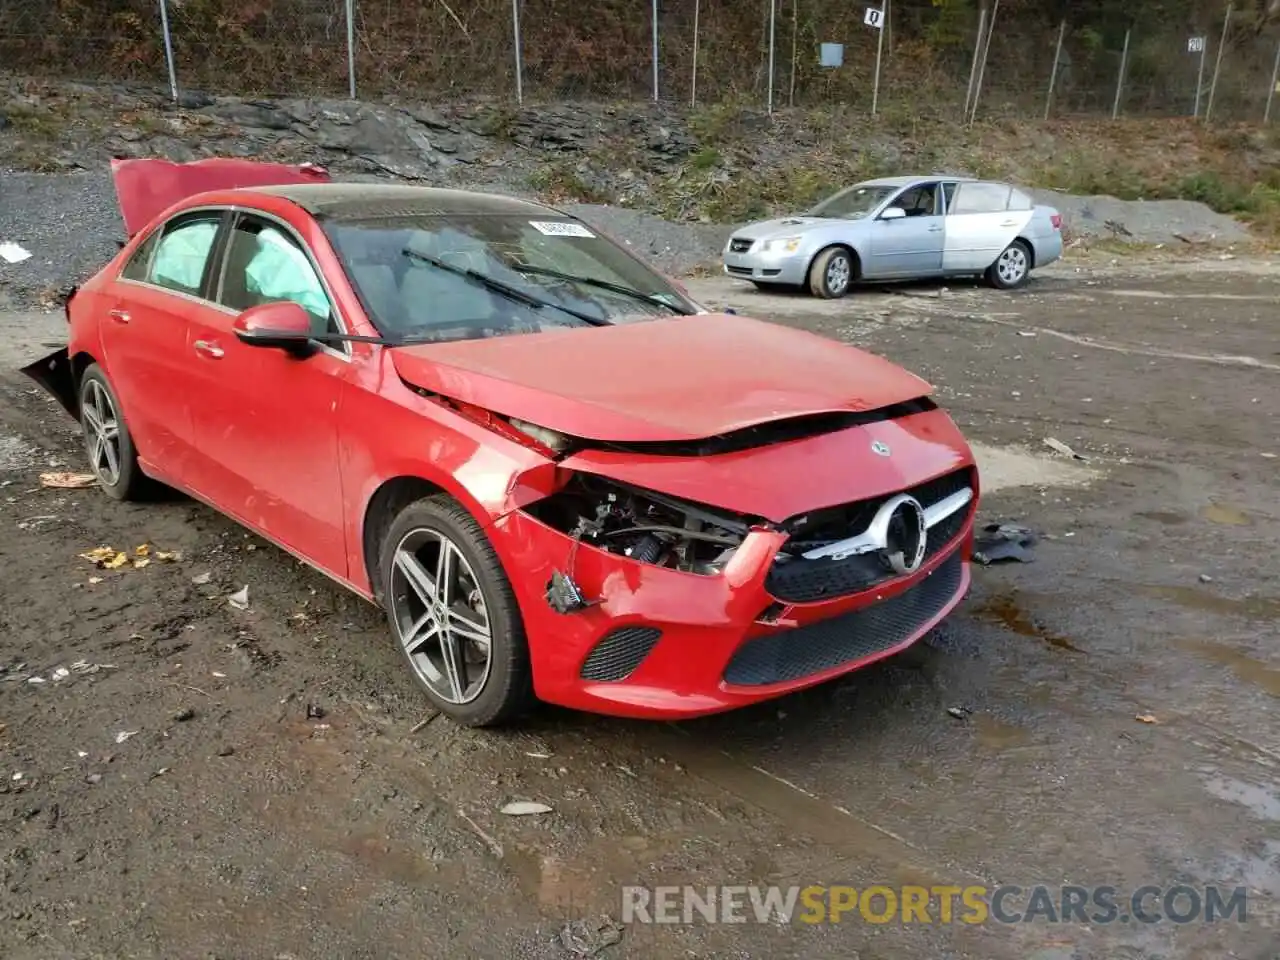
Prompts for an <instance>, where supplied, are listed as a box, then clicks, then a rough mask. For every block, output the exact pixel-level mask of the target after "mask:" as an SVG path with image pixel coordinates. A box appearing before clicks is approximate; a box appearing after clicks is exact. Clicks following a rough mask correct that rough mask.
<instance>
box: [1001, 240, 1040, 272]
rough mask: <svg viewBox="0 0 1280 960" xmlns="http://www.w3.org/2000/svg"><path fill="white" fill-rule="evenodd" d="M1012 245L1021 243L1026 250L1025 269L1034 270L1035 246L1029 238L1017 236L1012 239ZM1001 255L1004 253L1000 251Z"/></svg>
mask: <svg viewBox="0 0 1280 960" xmlns="http://www.w3.org/2000/svg"><path fill="white" fill-rule="evenodd" d="M1013 242H1014V243H1021V244H1022V245H1023V246H1024V247H1026V248H1027V269H1028V270H1034V269H1035V268H1036V245H1035V243H1034V242H1033V241H1032V240H1031V238H1030V237H1027V236H1023V235H1022V234H1018V235H1017V236H1016V237H1014V238H1013ZM1001 252H1002V253H1003V252H1004V251H1001Z"/></svg>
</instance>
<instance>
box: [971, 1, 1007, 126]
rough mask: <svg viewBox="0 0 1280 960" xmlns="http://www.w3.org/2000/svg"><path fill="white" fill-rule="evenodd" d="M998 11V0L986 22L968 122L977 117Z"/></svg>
mask: <svg viewBox="0 0 1280 960" xmlns="http://www.w3.org/2000/svg"><path fill="white" fill-rule="evenodd" d="M999 12H1000V0H996V2H995V6H993V7H992V8H991V22H990V23H988V24H987V35H986V39H985V40H983V42H982V62H981V63H979V64H978V80H977V83H976V84H975V85H974V88H973V105H972V106H971V107H970V108H969V122H970V123H973V121H974V120H976V119H978V98H979V97H981V96H982V81H983V80H984V79H985V78H986V75H987V54H989V53H990V52H991V38H992V37H993V36H994V35H995V32H996V14H997V13H999Z"/></svg>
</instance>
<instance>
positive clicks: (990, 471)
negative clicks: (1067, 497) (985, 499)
mask: <svg viewBox="0 0 1280 960" xmlns="http://www.w3.org/2000/svg"><path fill="white" fill-rule="evenodd" d="M970 446H971V447H972V449H973V455H974V457H975V459H977V461H978V473H979V475H980V476H981V478H982V492H983V494H984V495H985V494H988V493H992V492H994V491H996V490H1003V489H1006V488H1008V487H1083V486H1088V485H1089V484H1090V483H1091V482H1092V481H1094V480H1096V479H1097V478H1098V477H1099V476H1100V472H1099V471H1097V470H1095V469H1092V468H1090V467H1087V466H1085V465H1084V464H1082V463H1080V462H1079V461H1076V460H1061V459H1050V458H1048V457H1039V456H1036V455H1035V454H1033V453H1031V452H1030V451H1029V450H1026V449H1025V448H1021V447H989V446H987V445H986V444H981V443H974V444H970Z"/></svg>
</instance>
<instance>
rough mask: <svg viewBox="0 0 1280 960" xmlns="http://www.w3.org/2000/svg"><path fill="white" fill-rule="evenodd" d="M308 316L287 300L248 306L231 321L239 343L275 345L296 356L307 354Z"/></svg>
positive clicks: (312, 347) (311, 347)
mask: <svg viewBox="0 0 1280 960" xmlns="http://www.w3.org/2000/svg"><path fill="white" fill-rule="evenodd" d="M311 324H312V320H311V315H310V314H309V313H307V311H306V310H303V309H302V307H300V306H299V305H298V304H296V303H294V302H293V301H291V300H281V301H279V302H277V303H264V304H261V305H259V306H256V307H250V308H249V309H248V310H246V311H245V312H244V313H242V314H240V316H238V317H236V319H235V322H234V323H232V324H231V329H232V330H233V331H235V335H236V336H237V337H238V338H239V339H240V342H241V343H244V344H247V345H249V346H251V347H276V348H277V349H280V350H284V351H285V352H287V353H291V354H293V355H294V356H297V357H306V356H310V355H311V354H312V353H314V352H315V349H316V342H315V341H314V340H312V339H311V334H312V330H311Z"/></svg>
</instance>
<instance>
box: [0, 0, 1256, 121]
mask: <svg viewBox="0 0 1280 960" xmlns="http://www.w3.org/2000/svg"><path fill="white" fill-rule="evenodd" d="M1128 6H1129V5H1128V4H1115V5H1113V6H1112V9H1113V10H1115V11H1116V12H1115V13H1114V14H1113V15H1112V16H1110V17H1095V18H1094V19H1092V20H1082V19H1078V18H1077V19H1073V18H1072V17H1071V15H1070V13H1068V14H1067V16H1066V17H1065V19H1062V20H1061V21H1058V22H1055V21H1054V20H1053V19H1052V18H1051V17H1046V15H1045V13H1044V11H1042V10H1031V9H1029V8H1028V6H1027V5H1025V4H1013V3H1007V4H1006V7H1007V9H1001V4H1000V2H999V0H988V2H987V3H984V4H981V5H980V4H979V2H978V0H974V2H969V3H964V2H953V3H935V2H929V3H925V2H911V0H899V2H897V3H894V2H893V0H870V3H869V4H857V3H831V2H829V0H109V2H103V0H0V65H2V66H3V67H4V68H5V69H8V70H11V71H13V72H15V73H21V74H27V75H37V76H46V77H60V78H66V79H74V80H81V81H94V82H101V81H117V82H118V81H128V82H139V83H147V84H155V85H165V86H169V85H170V84H171V83H172V84H173V86H174V87H175V94H176V95H180V93H181V92H182V91H200V92H202V93H208V94H237V95H241V96H250V97H252V96H297V97H349V96H358V97H361V98H369V99H374V98H384V97H394V98H400V99H421V100H432V99H442V98H461V97H477V96H479V97H492V98H500V99H509V100H512V101H516V100H521V101H530V100H532V101H554V100H575V99H593V100H616V101H626V100H638V99H645V100H651V99H657V100H663V101H669V102H677V103H679V102H683V103H687V104H714V103H722V102H735V103H739V104H747V103H756V104H759V105H760V106H762V107H766V108H769V109H774V108H784V107H789V106H796V107H821V106H836V105H841V106H853V107H855V108H862V109H866V110H867V111H868V112H870V111H871V110H872V109H873V107H874V109H875V110H876V111H877V112H881V113H885V114H889V115H893V116H902V117H906V116H910V115H919V114H938V113H943V114H945V113H947V112H950V113H952V114H953V115H954V116H956V118H957V120H960V121H962V120H964V119H966V118H968V117H969V116H970V115H972V116H976V117H982V116H984V115H985V116H1001V117H1026V118H1034V117H1043V116H1057V117H1070V116H1146V117H1173V116H1194V115H1205V114H1209V115H1210V118H1211V119H1223V120H1247V121H1256V122H1263V121H1265V120H1271V119H1273V117H1272V114H1273V113H1280V103H1276V104H1275V109H1274V110H1273V109H1272V105H1273V101H1280V91H1277V81H1280V76H1277V72H1278V70H1280V32H1277V31H1276V30H1275V29H1274V27H1273V28H1271V29H1270V30H1269V31H1268V30H1267V29H1264V28H1263V27H1262V26H1261V25H1260V24H1261V22H1262V21H1260V20H1258V19H1257V18H1253V19H1250V18H1248V17H1244V16H1242V15H1240V14H1237V15H1236V19H1235V20H1234V22H1233V21H1232V19H1231V15H1230V13H1229V12H1228V10H1229V9H1230V6H1226V7H1224V9H1223V11H1222V13H1221V14H1220V15H1217V16H1214V17H1203V18H1201V19H1198V20H1195V21H1192V22H1179V23H1171V22H1167V21H1166V20H1161V19H1159V18H1154V19H1152V20H1151V22H1140V21H1137V20H1135V19H1134V18H1133V17H1131V16H1126V15H1125V14H1124V13H1123V10H1124V9H1125V8H1127V7H1128ZM1067 9H1068V10H1069V9H1070V5H1068V7H1067ZM823 50H826V51H827V54H828V56H829V57H831V58H833V59H832V60H831V61H830V62H831V63H833V64H835V65H824V62H823V59H822V57H821V52H822V51H823Z"/></svg>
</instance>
